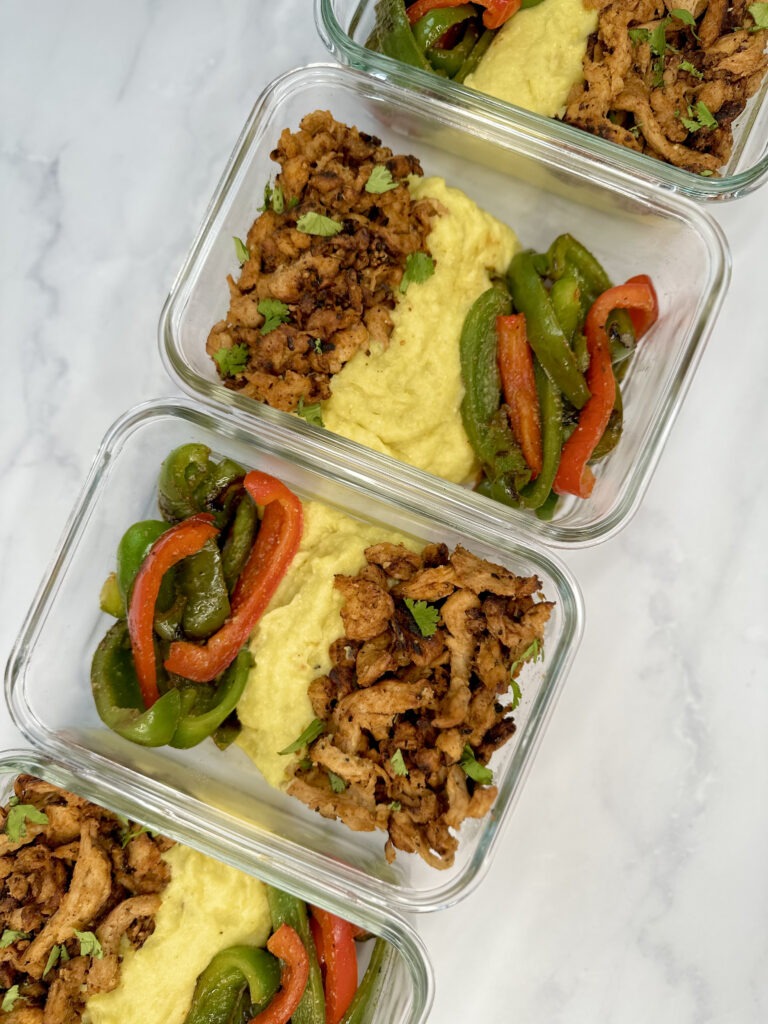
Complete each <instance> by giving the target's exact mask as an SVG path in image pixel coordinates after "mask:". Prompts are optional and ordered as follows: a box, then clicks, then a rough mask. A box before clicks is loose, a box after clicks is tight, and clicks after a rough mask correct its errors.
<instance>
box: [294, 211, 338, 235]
mask: <svg viewBox="0 0 768 1024" xmlns="http://www.w3.org/2000/svg"><path fill="white" fill-rule="evenodd" d="M343 227H344V225H343V224H341V223H340V222H339V221H337V220H333V218H332V217H326V216H324V215H323V214H322V213H315V212H314V211H312V210H310V212H309V213H302V215H301V216H300V217H299V219H298V220H297V221H296V230H297V231H302V232H303V233H304V234H305V235H322V236H323V237H325V238H330V237H332V236H333V235H338V233H339V232H340V231H341V230H342V228H343Z"/></svg>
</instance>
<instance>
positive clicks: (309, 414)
mask: <svg viewBox="0 0 768 1024" xmlns="http://www.w3.org/2000/svg"><path fill="white" fill-rule="evenodd" d="M296 415H297V416H301V418H302V419H303V420H306V421H307V423H314V425H315V426H316V427H322V425H323V407H322V405H321V404H320V402H313V403H312V404H311V405H305V404H304V399H303V398H300V399H299V404H298V405H297V406H296Z"/></svg>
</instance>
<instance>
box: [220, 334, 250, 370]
mask: <svg viewBox="0 0 768 1024" xmlns="http://www.w3.org/2000/svg"><path fill="white" fill-rule="evenodd" d="M213 358H214V360H215V362H216V365H217V366H218V368H219V372H220V373H221V375H222V377H236V376H237V374H238V373H242V372H243V370H244V369H245V367H246V366H247V364H248V346H247V345H246V344H245V343H244V342H242V341H239V342H238V343H237V344H236V345H233V346H232V348H220V349H219V351H218V352H214V353H213Z"/></svg>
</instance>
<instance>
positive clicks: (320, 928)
mask: <svg viewBox="0 0 768 1024" xmlns="http://www.w3.org/2000/svg"><path fill="white" fill-rule="evenodd" d="M310 912H311V916H310V927H311V930H312V937H313V939H314V942H315V947H316V949H317V955H318V959H319V960H320V967H321V970H322V972H323V988H324V991H325V1024H339V1021H340V1020H341V1019H342V1017H343V1016H344V1014H345V1013H346V1012H347V1010H348V1009H349V1007H350V1004H351V1003H352V1000H353V999H354V997H355V992H356V991H357V951H356V949H355V930H354V927H353V925H351V924H350V923H349V921H345V920H344V919H343V918H341V917H337V916H336V915H335V914H332V913H331V912H330V911H329V910H323V909H322V908H321V907H314V906H313V907H311V908H310Z"/></svg>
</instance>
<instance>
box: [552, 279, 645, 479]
mask: <svg viewBox="0 0 768 1024" xmlns="http://www.w3.org/2000/svg"><path fill="white" fill-rule="evenodd" d="M614 309H626V310H629V311H630V315H631V312H632V311H636V313H637V322H638V323H641V321H642V323H641V326H645V329H646V330H647V328H648V326H650V325H651V324H652V323H654V322H655V320H656V318H657V317H658V299H657V298H656V292H655V291H654V288H653V285H652V284H651V282H650V279H649V278H647V277H646V276H645V275H642V276H641V278H640V279H639V280H638V279H634V280H630V281H628V282H627V283H626V284H623V285H618V286H616V287H615V288H609V289H608V291H605V292H603V294H602V295H600V296H599V297H598V298H597V299H596V300H595V302H594V303H593V304H592V307H591V308H590V310H589V313H588V314H587V320H586V323H585V334H586V338H587V348H588V350H589V368H588V370H587V385H588V387H589V390H590V396H591V397H590V399H589V401H588V402H587V404H586V405H585V406H584V408H583V409H582V410H581V414H580V416H579V422H578V424H577V425H576V429H575V430H574V431H573V433H572V434H571V436H570V437H569V438H568V440H567V441H566V442H565V444H564V445H563V451H562V454H561V456H560V465H559V466H558V470H557V475H556V477H555V482H554V484H553V490H554V491H555V492H556V493H557V494H575V495H576V496H577V497H579V498H588V497H589V495H590V494H591V493H592V488H593V487H594V484H595V476H594V473H593V472H592V470H591V469H590V467H589V466H588V465H587V462H588V460H589V458H590V457H591V456H592V453H593V452H594V450H595V448H596V446H597V443H598V442H599V440H600V438H601V437H602V436H603V433H604V431H605V428H606V427H607V425H608V421H609V419H610V416H611V411H612V410H613V406H614V402H615V399H616V378H615V377H614V373H613V367H612V365H611V349H610V341H609V338H608V332H607V331H606V322H607V320H608V317H609V315H610V313H611V311H612V310H614ZM634 322H635V320H634V319H633V323H634Z"/></svg>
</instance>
